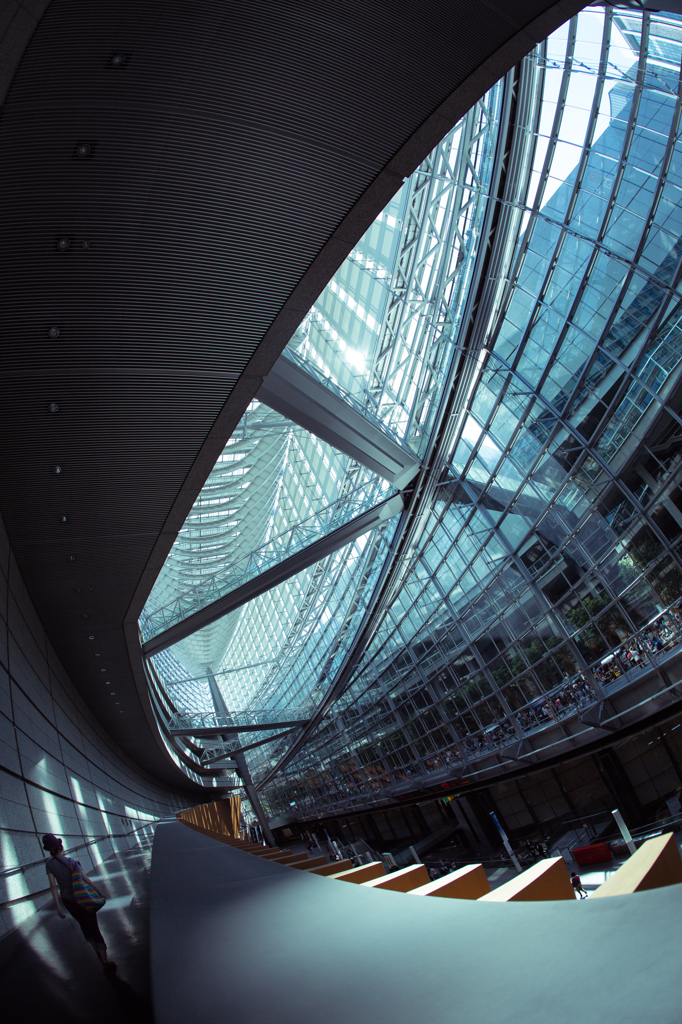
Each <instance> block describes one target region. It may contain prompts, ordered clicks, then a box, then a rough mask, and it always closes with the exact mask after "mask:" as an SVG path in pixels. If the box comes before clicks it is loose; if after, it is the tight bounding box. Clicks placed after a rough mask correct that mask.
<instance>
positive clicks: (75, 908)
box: [62, 899, 107, 949]
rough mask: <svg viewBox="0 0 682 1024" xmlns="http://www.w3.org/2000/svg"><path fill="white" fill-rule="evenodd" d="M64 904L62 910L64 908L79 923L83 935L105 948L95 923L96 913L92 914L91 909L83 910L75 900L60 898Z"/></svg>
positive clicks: (89, 940)
mask: <svg viewBox="0 0 682 1024" xmlns="http://www.w3.org/2000/svg"><path fill="white" fill-rule="evenodd" d="M62 903H63V904H64V910H66V911H67V912H68V913H69V914H71V917H73V918H74V919H75V920H76V921H78V924H79V925H80V928H81V931H82V932H83V936H84V937H85V938H86V939H87V940H88V942H95V943H97V945H98V946H104V948H105V949H106V945H107V944H106V942H105V941H104V938H103V936H102V933H101V931H100V930H99V925H98V924H97V914H93V912H92V911H91V910H84V909H83V907H81V906H79V904H78V903H76V901H75V900H64V899H63V900H62Z"/></svg>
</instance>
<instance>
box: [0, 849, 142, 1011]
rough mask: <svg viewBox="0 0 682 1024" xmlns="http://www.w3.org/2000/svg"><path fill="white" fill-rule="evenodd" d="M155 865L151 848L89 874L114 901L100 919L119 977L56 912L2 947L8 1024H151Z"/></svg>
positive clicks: (110, 860) (1, 984) (0, 985)
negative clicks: (151, 909)
mask: <svg viewBox="0 0 682 1024" xmlns="http://www.w3.org/2000/svg"><path fill="white" fill-rule="evenodd" d="M67 852H68V851H67ZM150 860H151V842H145V841H142V843H141V845H140V846H138V847H136V848H135V849H131V850H127V851H122V852H121V853H118V854H115V855H113V856H111V857H107V859H106V860H105V861H104V862H103V865H102V868H101V869H100V870H99V871H97V872H95V871H91V872H90V877H91V878H92V879H93V881H99V880H101V882H102V886H103V888H104V891H105V892H106V894H107V897H108V900H107V905H106V906H105V907H104V909H103V910H101V911H100V912H99V913H98V915H97V919H98V921H99V926H100V930H101V932H102V934H103V935H104V938H105V940H106V942H107V945H108V952H109V956H110V958H111V959H112V960H114V961H115V962H116V964H117V965H118V972H117V974H116V975H107V974H105V973H104V971H103V970H102V968H101V966H100V965H99V963H98V960H97V957H96V955H95V953H94V951H93V949H92V947H91V946H89V945H88V943H87V942H86V941H85V940H84V939H83V936H82V934H81V931H80V929H79V927H78V925H77V924H76V922H75V921H74V920H73V919H72V918H70V917H69V918H67V919H66V920H64V921H62V920H61V919H60V918H59V917H58V916H57V913H56V911H55V910H54V907H53V906H52V905H51V906H50V907H49V908H47V909H45V910H41V911H39V912H38V913H37V914H35V915H33V917H30V918H29V919H28V920H26V921H25V922H24V923H23V924H22V925H20V927H19V928H17V929H16V931H14V932H12V934H11V935H8V936H7V937H6V938H4V939H2V940H1V941H0V991H2V1002H3V1011H2V1018H3V1022H5V1024H40V1022H43V1021H44V1022H46V1024H79V1022H83V1024H95V1022H96V1024H121V1022H123V1021H125V1022H126V1024H152V1022H153V1013H152V1005H151V995H150V986H149V866H150Z"/></svg>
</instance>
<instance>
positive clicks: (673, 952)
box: [151, 822, 682, 1024]
mask: <svg viewBox="0 0 682 1024" xmlns="http://www.w3.org/2000/svg"><path fill="white" fill-rule="evenodd" d="M681 940H682V885H673V886H668V887H666V888H665V889H654V890H649V891H647V892H641V893H634V894H632V895H628V896H614V897H612V898H611V899H608V900H594V901H593V900H589V899H588V900H583V901H578V900H574V901H572V902H569V901H565V902H564V901H559V902H531V903H508V904H501V903H485V902H483V903H482V902H481V901H478V900H477V901H471V900H440V899H434V900H414V899H410V898H409V897H408V895H407V894H405V893H397V892H382V893H381V894H378V893H376V892H374V891H373V890H371V889H368V888H367V887H365V886H362V885H334V884H333V883H332V881H331V880H330V879H329V878H324V877H319V876H317V877H316V876H314V875H313V874H311V873H308V872H306V871H291V870H290V869H287V868H286V867H283V866H282V865H278V864H272V863H268V862H266V861H263V860H262V859H261V858H255V857H248V856H246V855H244V854H243V853H242V852H241V851H239V850H234V849H232V848H230V847H228V846H225V845H224V844H222V843H218V842H216V841H215V840H212V839H209V838H207V837H205V836H202V835H200V834H199V833H197V832H193V831H192V830H190V829H187V828H185V827H184V826H183V825H181V824H179V823H176V822H172V823H169V824H162V825H159V827H158V828H157V830H156V837H155V840H154V850H153V860H152V876H151V968H152V985H153V994H154V1007H155V1020H156V1024H187V1021H193V1020H201V1021H202V1024H224V1022H225V1020H229V1021H230V1022H231V1024H272V1022H273V1021H277V1022H278V1024H308V1022H310V1024H313V1022H316V1021H318V1020H319V1019H320V1016H323V1017H324V1020H325V1024H348V1021H349V1020H352V1021H354V1022H356V1024H408V1022H409V1024H414V1022H415V1021H424V1022H428V1024H439V1022H448V1024H470V1022H471V1021H474V1020H478V1021H482V1022H485V1024H516V1022H517V1021H523V1022H524V1024H546V1022H547V1020H548V1019H551V1020H552V1022H553V1024H575V1021H576V1020H580V1022H581V1024H611V1022H613V1024H616V1022H617V1024H643V1022H647V1021H654V1020H655V1021H656V1024H679V1019H680V1006H682V972H680V970H679V948H680V942H681Z"/></svg>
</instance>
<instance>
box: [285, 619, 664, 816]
mask: <svg viewBox="0 0 682 1024" xmlns="http://www.w3.org/2000/svg"><path fill="white" fill-rule="evenodd" d="M681 654H682V611H681V609H680V601H677V602H675V603H674V604H672V605H670V606H669V607H668V608H666V609H664V610H663V611H661V612H660V613H659V614H658V615H656V616H655V617H654V618H653V619H652V620H651V621H650V622H649V623H647V625H646V626H644V627H643V628H642V629H640V630H638V631H636V632H634V633H632V634H631V635H630V636H629V637H626V638H624V639H623V640H622V642H621V644H620V645H619V646H618V647H617V648H616V649H615V650H612V651H611V652H610V653H609V654H607V655H606V656H605V657H603V658H601V660H600V661H598V662H597V663H596V664H595V665H594V666H593V667H592V675H593V676H594V678H595V679H596V680H597V681H598V684H599V689H600V690H601V694H602V696H601V697H600V696H598V695H595V690H594V689H593V688H592V686H590V684H589V683H588V682H587V679H586V676H585V673H584V672H578V673H574V674H573V675H571V676H568V675H567V676H566V678H565V679H564V680H563V682H562V683H560V684H558V685H557V686H555V687H553V688H552V689H550V690H549V691H548V692H547V693H545V694H543V695H542V696H541V697H538V698H536V699H534V700H533V701H530V702H529V703H528V704H527V705H525V706H524V707H523V708H520V709H517V710H515V711H514V713H513V715H510V716H509V717H508V718H506V719H503V720H501V721H499V722H496V723H494V724H493V725H490V726H488V727H486V728H483V729H481V730H480V731H478V732H475V733H471V734H469V735H466V736H462V737H460V740H459V743H458V744H457V745H455V744H452V745H451V746H449V747H448V748H444V749H442V750H440V751H438V752H436V753H434V754H431V755H429V756H428V757H424V758H422V759H420V760H417V761H414V762H412V763H410V764H408V765H405V766H404V767H403V768H401V769H394V770H384V771H381V772H375V774H374V775H373V777H372V778H366V779H364V780H362V781H361V778H360V777H361V776H362V774H363V767H362V766H360V765H359V764H358V765H356V766H353V765H352V758H351V767H347V768H346V769H345V771H344V772H343V773H342V774H343V776H344V777H343V778H342V779H334V780H333V781H332V778H331V774H332V772H333V769H327V770H326V771H323V774H325V775H326V776H327V777H328V778H329V782H328V783H326V786H327V788H328V792H327V793H320V792H319V790H318V792H317V793H314V794H313V793H309V794H306V793H305V792H301V790H303V788H304V787H303V785H300V787H299V786H297V783H296V780H295V778H294V777H290V778H289V780H288V789H287V792H288V793H293V794H294V804H295V809H294V812H295V814H296V816H297V817H300V816H301V815H304V816H322V815H324V814H328V813H339V812H340V811H343V810H350V809H352V808H359V807H361V806H362V807H366V806H367V807H369V806H372V805H373V804H377V803H384V802H386V800H388V799H390V798H395V797H397V796H400V795H401V794H402V793H405V792H408V791H410V790H412V789H420V788H427V787H429V786H431V785H436V784H438V783H443V782H446V781H455V782H457V781H458V780H460V779H462V778H465V777H471V776H473V775H475V774H476V773H477V770H478V769H479V768H480V767H481V766H484V767H485V763H486V762H487V763H488V764H490V760H491V757H492V758H496V770H497V771H498V773H499V768H500V761H501V762H505V761H506V762H507V764H508V767H509V766H513V764H516V765H517V766H518V765H519V764H520V763H523V759H524V758H526V759H528V757H529V756H530V757H531V758H532V759H533V760H536V759H538V758H539V757H540V759H542V757H543V756H551V754H552V748H556V747H557V746H558V745H559V744H561V743H564V742H565V740H566V736H565V735H561V736H559V737H556V736H554V737H550V736H548V741H547V743H545V744H542V743H540V744H538V739H539V738H540V737H542V735H543V734H545V733H549V732H550V730H553V729H555V728H556V726H557V725H563V724H568V723H569V722H571V720H573V721H574V722H575V723H576V724H578V725H579V726H580V725H584V726H585V727H586V728H585V729H584V730H583V734H584V736H583V738H584V740H585V741H586V740H587V739H589V738H592V737H594V735H595V734H594V732H593V730H594V729H601V730H606V731H609V730H615V729H617V728H619V725H618V724H617V723H618V722H619V721H620V719H621V717H622V715H623V714H627V712H628V711H629V710H639V711H640V712H641V713H642V717H646V714H647V709H646V705H647V704H651V702H656V701H657V699H658V698H660V697H661V695H663V694H665V693H666V691H670V690H674V689H675V687H676V686H677V685H678V683H677V682H671V681H670V678H669V677H668V676H667V674H666V671H665V670H666V666H667V665H668V664H670V663H672V662H674V661H675V660H676V659H679V657H680V655H681ZM645 681H646V682H647V683H649V684H651V682H652V681H653V684H654V685H653V686H651V685H649V686H648V687H647V692H646V694H645V696H644V699H641V697H642V694H641V693H640V691H639V690H638V688H637V685H636V684H637V683H638V682H645ZM627 690H631V691H632V699H631V701H630V702H628V701H627V700H625V701H624V702H621V704H622V706H619V708H618V709H615V708H613V707H611V708H609V703H608V702H609V701H611V699H612V698H614V697H615V696H616V695H618V694H621V693H624V692H625V691H627ZM526 741H532V746H531V745H530V742H529V743H527V742H526ZM348 760H349V759H348V757H347V758H346V764H348ZM317 779H318V781H319V775H318V776H317ZM273 797H274V794H271V796H270V798H269V800H268V802H269V803H270V805H271V810H272V813H280V814H283V813H292V807H291V800H290V799H289V800H288V801H287V803H286V804H283V805H282V806H281V807H280V806H278V805H277V799H276V797H274V800H273Z"/></svg>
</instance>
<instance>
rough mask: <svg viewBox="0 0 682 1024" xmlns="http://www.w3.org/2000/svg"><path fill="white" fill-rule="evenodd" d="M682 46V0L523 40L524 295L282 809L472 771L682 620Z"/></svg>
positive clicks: (273, 805) (508, 269) (508, 268)
mask: <svg viewBox="0 0 682 1024" xmlns="http://www.w3.org/2000/svg"><path fill="white" fill-rule="evenodd" d="M681 54H682V19H681V18H679V17H677V16H675V15H670V14H664V13H661V14H658V13H648V12H640V11H634V10H630V9H628V10H618V9H614V8H605V9H599V8H590V9H588V10H586V11H584V12H583V13H581V14H580V15H579V16H578V17H577V18H575V19H573V20H572V21H571V22H570V23H569V24H567V25H565V26H564V27H563V28H562V29H561V30H559V31H558V32H556V33H555V34H554V35H553V36H552V37H551V38H550V39H548V40H547V41H546V42H545V43H544V44H542V45H540V46H538V47H537V48H536V49H535V51H533V52H532V53H531V54H530V55H529V56H528V57H527V58H526V59H525V60H524V61H523V62H522V67H521V79H520V87H519V109H518V112H517V115H516V116H517V120H516V126H515V131H516V133H517V136H519V139H521V138H522V140H523V142H524V145H523V147H519V148H518V150H517V151H519V152H520V151H521V149H522V151H523V153H524V159H523V161H522V163H519V164H517V167H516V170H515V177H514V181H513V182H512V183H511V186H510V188H508V190H507V194H506V198H505V203H506V205H507V207H508V213H509V216H508V219H507V221H506V224H507V228H506V235H505V237H504V238H503V239H500V238H498V239H497V240H496V244H497V246H498V251H499V252H500V253H501V258H502V259H503V260H504V259H506V261H507V262H506V265H505V267H504V269H503V273H502V275H501V276H502V279H503V283H504V285H505V288H504V301H503V302H502V304H501V307H500V308H499V309H493V311H492V314H491V313H490V312H489V311H488V312H486V311H485V310H484V311H483V314H481V315H485V316H486V317H487V319H486V320H485V323H483V324H480V325H479V327H480V329H481V330H482V331H483V333H484V335H485V339H486V345H485V349H484V351H483V353H482V354H481V353H480V352H479V353H477V355H476V363H475V365H473V366H471V367H470V371H471V376H470V383H469V385H468V386H467V390H466V392H465V393H463V394H460V395H459V401H458V404H457V406H456V429H455V430H454V431H453V433H452V435H449V436H448V441H447V450H444V451H443V452H442V453H441V454H442V455H443V459H444V463H445V465H446V467H447V471H446V472H445V473H444V474H443V477H442V479H441V480H440V485H439V487H438V488H437V489H436V491H435V496H434V499H433V501H432V503H431V507H430V508H429V509H428V510H427V512H428V514H427V515H425V517H424V523H425V525H424V528H423V530H422V532H421V536H420V538H419V543H418V544H416V545H415V546H414V547H413V549H412V551H411V553H410V554H409V556H406V564H405V565H404V566H403V572H402V582H401V586H400V588H399V589H398V591H397V593H396V594H395V596H394V599H393V601H392V602H391V603H390V605H389V606H388V607H385V608H384V609H382V611H381V614H380V615H379V616H377V618H376V619H375V621H374V625H373V630H372V635H371V636H370V637H369V638H368V641H367V643H366V645H365V646H364V648H363V650H362V651H359V652H358V657H357V658H356V663H355V667H354V670H353V672H352V674H351V676H350V677H349V678H348V681H347V685H346V686H345V690H344V692H343V695H342V696H341V697H340V699H339V700H338V701H337V702H336V704H335V705H334V707H333V709H332V710H331V711H330V713H329V714H328V715H327V717H326V718H325V720H324V721H323V722H322V723H321V724H320V725H319V727H318V728H317V730H316V732H315V734H314V735H313V736H312V737H311V738H310V740H309V742H308V743H307V745H306V746H305V747H303V749H302V750H301V751H300V752H299V753H298V754H297V756H296V757H295V758H294V759H293V760H292V761H290V762H289V763H288V764H286V765H285V766H284V767H283V768H282V770H281V771H280V773H279V774H278V775H277V777H276V778H273V779H272V781H269V782H268V784H267V785H266V787H265V789H264V797H265V802H266V804H267V805H268V807H269V809H270V811H271V813H284V812H291V810H292V809H294V810H295V811H296V813H301V812H304V813H305V812H309V813H320V812H323V811H328V810H333V809H340V808H344V807H349V806H353V805H354V806H362V805H370V804H371V802H372V800H373V799H376V798H377V797H378V796H381V795H384V794H386V793H387V792H390V791H391V787H393V789H395V788H396V787H400V786H405V785H406V784H408V783H410V781H411V780H412V779H413V778H415V777H421V778H434V779H436V778H439V777H444V778H445V777H450V776H453V775H460V776H461V775H462V774H471V773H474V772H475V771H476V764H477V762H479V761H481V759H484V758H486V757H488V758H489V757H490V754H491V752H495V751H501V750H503V749H504V748H505V747H509V745H510V744H512V743H513V744H516V746H517V748H518V747H519V744H521V743H522V742H523V741H524V740H525V739H527V738H529V737H531V736H535V737H536V738H537V735H538V734H539V733H541V732H542V731H543V730H549V729H551V728H553V727H555V726H556V724H557V723H559V722H561V721H563V720H565V719H567V718H569V717H571V716H576V715H579V714H580V713H581V712H582V711H584V709H585V708H586V707H588V706H590V705H593V704H594V703H595V702H596V701H598V700H600V699H602V698H603V697H604V696H605V695H608V694H611V693H613V692H614V690H616V689H618V688H619V687H621V686H622V685H623V684H624V682H625V681H626V680H627V678H628V677H629V676H631V675H632V674H633V673H636V672H642V671H643V670H644V668H646V666H647V665H652V664H655V663H656V659H657V658H659V657H660V656H661V655H662V652H663V651H664V650H665V649H666V648H670V646H671V645H674V644H676V643H678V642H679V640H680V639H681V636H680V613H679V611H678V609H677V602H678V600H679V598H680V596H681V595H682V570H681V567H680V566H681V561H680V537H681V534H682V490H681V489H680V476H681V474H682V465H681V461H682V416H681V413H682V359H681V357H682V288H681V284H680V277H681V269H682V268H681V263H680V261H681V258H682V242H681V241H680V238H681V236H682V191H681V190H682V145H681V143H680V109H681V108H680V60H681ZM346 294H347V295H351V294H352V293H351V291H349V290H348V289H346ZM405 429H406V431H407V432H406V433H404V434H403V436H404V437H406V438H408V439H409V443H416V445H417V447H419V443H420V442H419V440H417V441H416V442H415V441H414V440H413V433H412V431H413V428H412V427H409V426H408V427H407V428H405ZM661 685H664V684H663V683H661ZM265 766H266V767H267V768H269V769H270V771H269V773H268V774H269V775H270V776H271V775H272V768H273V767H274V766H275V763H274V762H273V760H272V759H270V760H269V761H266V762H265ZM263 777H267V776H263Z"/></svg>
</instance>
